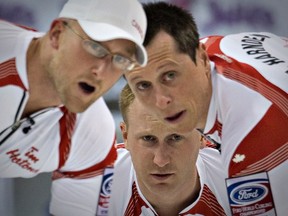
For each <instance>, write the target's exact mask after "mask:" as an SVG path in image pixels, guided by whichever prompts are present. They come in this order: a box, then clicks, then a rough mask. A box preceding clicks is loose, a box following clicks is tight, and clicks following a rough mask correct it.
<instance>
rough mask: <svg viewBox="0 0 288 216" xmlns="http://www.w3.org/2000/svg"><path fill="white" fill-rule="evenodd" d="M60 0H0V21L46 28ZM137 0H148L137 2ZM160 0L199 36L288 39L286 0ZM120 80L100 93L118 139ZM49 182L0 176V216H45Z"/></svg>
mask: <svg viewBox="0 0 288 216" xmlns="http://www.w3.org/2000/svg"><path fill="white" fill-rule="evenodd" d="M80 1H81V0H80ZM103 1H105V0H103ZM115 1H116V0H115ZM154 1H156V0H154ZM65 2H66V0H0V19H5V20H8V21H11V22H14V23H17V24H23V25H27V26H30V27H33V28H35V29H37V30H39V31H43V32H46V31H48V29H49V27H50V23H51V21H52V20H53V19H54V18H56V17H57V16H58V14H59V12H60V10H61V8H62V6H63V5H64V4H65ZM141 2H142V3H147V2H150V1H149V0H141ZM166 2H170V3H173V4H176V5H178V6H180V7H183V8H185V9H186V10H189V11H191V12H192V14H193V16H194V17H195V21H196V23H197V24H198V29H199V33H200V36H201V37H204V36H207V35H211V34H217V35H226V34H230V33H237V32H243V31H269V32H272V33H275V34H278V35H281V36H286V37H288V24H287V21H288V15H287V8H288V1H287V0H274V1H271V0H253V1H251V0H241V1H240V0H166ZM0 34H1V32H0ZM287 58H288V57H287ZM125 84H126V81H125V80H124V79H120V80H119V82H118V83H117V84H116V85H115V86H114V87H113V88H112V89H111V90H110V91H109V92H108V93H107V94H106V95H105V96H104V97H105V100H106V101H107V104H108V106H109V108H110V109H111V111H112V114H113V116H114V118H115V123H116V126H117V135H118V141H119V142H121V141H122V137H121V135H120V131H119V129H118V128H119V127H118V126H119V123H120V121H121V120H122V118H121V115H120V114H119V108H118V96H119V93H120V90H121V89H122V87H123V86H124V85H125ZM0 103H5V101H0ZM50 185H51V181H50V174H40V175H38V176H37V177H35V178H32V179H23V178H16V179H0V216H42V215H43V216H46V215H49V213H48V206H49V199H50Z"/></svg>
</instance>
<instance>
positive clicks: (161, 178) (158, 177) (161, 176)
mask: <svg viewBox="0 0 288 216" xmlns="http://www.w3.org/2000/svg"><path fill="white" fill-rule="evenodd" d="M172 175H173V174H172V173H167V174H151V176H152V177H153V178H154V179H156V180H158V181H164V180H166V179H168V178H170V177H171V176H172Z"/></svg>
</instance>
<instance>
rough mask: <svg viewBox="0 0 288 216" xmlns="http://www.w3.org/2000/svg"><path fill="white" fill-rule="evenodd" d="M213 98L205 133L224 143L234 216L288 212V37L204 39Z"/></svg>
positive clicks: (250, 35)
mask: <svg viewBox="0 0 288 216" xmlns="http://www.w3.org/2000/svg"><path fill="white" fill-rule="evenodd" d="M202 42H203V43H205V45H206V47H207V51H208V55H209V58H210V60H211V63H212V68H213V69H212V85H213V95H212V99H211V103H210V108H209V113H208V119H207V122H206V126H205V129H204V134H206V135H207V136H209V137H210V138H211V139H213V140H215V141H216V142H217V143H220V144H221V156H222V161H223V167H224V168H225V171H226V177H227V179H226V186H227V192H228V194H229V201H230V206H231V213H232V214H233V215H255V214H257V215H258V214H259V215H260V214H261V215H287V212H288V205H287V200H288V187H287V186H286V184H287V182H288V160H287V159H288V130H287V129H288V94H287V92H288V38H283V37H278V36H276V35H274V34H271V33H265V32H262V33H241V34H234V35H228V36H225V37H222V36H211V37H207V38H204V39H202Z"/></svg>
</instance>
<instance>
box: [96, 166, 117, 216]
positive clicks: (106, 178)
mask: <svg viewBox="0 0 288 216" xmlns="http://www.w3.org/2000/svg"><path fill="white" fill-rule="evenodd" d="M113 174H114V168H113V167H107V168H106V169H105V170H104V174H103V179H102V184H101V189H100V195H99V200H98V206H97V214H96V215H97V216H107V215H108V208H109V201H110V194H111V187H112V181H113Z"/></svg>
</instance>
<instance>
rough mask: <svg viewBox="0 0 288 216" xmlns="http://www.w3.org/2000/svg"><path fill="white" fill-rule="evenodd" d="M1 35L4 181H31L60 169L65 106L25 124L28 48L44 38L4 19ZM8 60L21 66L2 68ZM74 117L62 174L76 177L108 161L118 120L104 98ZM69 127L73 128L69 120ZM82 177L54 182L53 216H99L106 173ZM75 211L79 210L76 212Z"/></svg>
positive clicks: (1, 162)
mask: <svg viewBox="0 0 288 216" xmlns="http://www.w3.org/2000/svg"><path fill="white" fill-rule="evenodd" d="M0 31H1V34H0V67H1V70H0V107H1V108H0V110H1V112H0V119H1V120H0V143H1V145H0V152H1V153H0V177H1V178H14V177H24V178H30V177H34V176H36V175H37V174H39V173H43V172H52V171H55V170H57V169H58V166H59V156H60V155H59V154H60V152H59V144H60V141H61V137H60V134H59V132H60V131H59V129H60V123H59V120H60V119H61V117H63V112H62V111H61V109H62V108H63V107H62V108H61V107H54V108H47V109H45V110H41V111H39V112H37V113H34V114H32V115H31V116H30V117H31V118H32V119H33V121H34V122H35V123H34V124H31V122H30V121H29V118H25V119H21V120H20V117H21V113H22V111H23V109H24V107H25V103H26V102H27V100H28V98H29V94H28V92H27V90H28V89H29V85H28V83H27V75H26V62H25V59H26V51H27V47H28V44H29V42H30V41H31V39H32V38H33V37H39V36H40V35H42V34H41V33H36V32H32V31H27V30H23V29H22V28H19V27H16V26H14V25H12V24H10V23H7V22H4V21H1V22H0ZM14 58H15V59H16V60H15V61H13V59H14ZM11 59H12V60H11ZM8 60H11V61H10V62H11V64H12V63H13V62H16V63H15V64H16V68H14V67H13V66H11V65H9V69H6V68H5V67H3V65H6V63H7V61H8ZM11 68H12V69H11ZM7 74H10V75H11V74H12V75H13V74H14V75H15V77H17V76H19V77H20V79H21V81H22V83H23V85H24V88H26V90H25V89H23V87H22V88H21V87H20V86H18V85H15V84H5V82H4V81H3V80H4V79H5V77H6V76H7ZM2 81H3V82H4V84H3V83H2ZM44 95H45V92H43V96H44ZM75 118H76V119H75V129H74V132H73V135H72V139H71V146H70V153H69V154H68V158H67V160H66V163H65V165H64V166H62V167H61V168H60V170H58V171H59V172H72V173H73V171H74V172H75V171H81V170H84V169H87V168H90V167H92V166H94V165H97V164H98V163H100V162H101V161H103V160H104V159H105V158H107V157H109V155H108V153H109V152H110V149H111V148H112V146H113V144H114V138H115V125H114V120H113V117H112V115H111V113H110V111H109V109H108V108H107V106H106V104H105V102H104V100H103V98H100V99H99V100H97V101H96V102H95V103H94V104H93V105H92V106H91V107H89V108H88V109H87V111H85V112H83V113H81V114H77V115H76V117H75ZM19 123H20V124H19ZM67 124H68V125H67V126H68V127H69V126H72V123H71V125H69V121H68V122H67ZM16 125H18V126H19V127H18V128H17V127H15V126H16ZM27 127H31V128H30V130H29V131H28V133H26V134H25V133H24V132H23V129H24V128H27ZM107 165H108V164H107ZM96 171H97V170H96ZM81 176H82V177H83V179H82V178H78V179H69V178H60V179H57V180H54V181H53V182H52V200H51V206H50V210H51V213H52V214H54V215H57V216H58V215H69V216H70V215H71V216H73V215H75V216H79V215H91V216H92V215H95V212H96V205H97V200H98V196H99V194H98V193H97V191H99V187H100V183H101V179H102V175H101V170H100V169H99V173H97V172H96V174H95V173H87V172H86V173H85V172H83V173H82V175H81ZM81 176H80V177H81ZM93 176H95V177H93ZM89 177H90V178H89ZM0 196H1V194H0ZM75 207H79V209H78V210H77V211H76V210H75Z"/></svg>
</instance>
